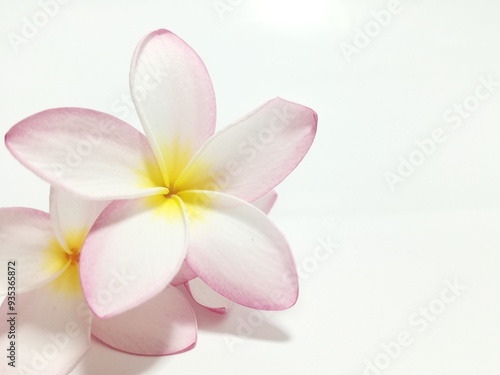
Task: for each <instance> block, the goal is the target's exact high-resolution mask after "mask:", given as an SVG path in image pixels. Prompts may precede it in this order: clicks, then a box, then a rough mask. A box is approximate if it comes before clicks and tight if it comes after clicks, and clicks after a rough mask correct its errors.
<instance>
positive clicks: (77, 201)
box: [50, 187, 110, 253]
mask: <svg viewBox="0 0 500 375" xmlns="http://www.w3.org/2000/svg"><path fill="white" fill-rule="evenodd" d="M109 203H110V201H89V200H83V199H81V198H79V197H77V196H75V195H74V194H71V193H68V192H66V191H64V190H61V189H56V188H54V187H51V189H50V218H51V220H52V227H53V228H54V232H55V233H56V236H57V239H58V240H59V242H60V244H61V246H63V247H64V249H65V250H66V251H68V252H69V253H71V249H81V246H82V245H83V241H84V240H85V237H87V234H88V232H89V230H90V228H91V227H92V225H94V222H95V221H96V219H97V217H98V216H99V215H100V214H101V212H102V211H103V210H104V209H105V208H106V206H107V205H108V204H109Z"/></svg>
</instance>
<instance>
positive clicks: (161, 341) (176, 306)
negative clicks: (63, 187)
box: [0, 190, 196, 375]
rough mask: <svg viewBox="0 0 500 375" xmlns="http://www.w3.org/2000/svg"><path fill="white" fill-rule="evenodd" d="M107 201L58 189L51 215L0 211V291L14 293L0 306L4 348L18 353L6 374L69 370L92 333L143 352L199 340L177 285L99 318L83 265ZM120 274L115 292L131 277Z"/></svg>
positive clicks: (168, 350)
mask: <svg viewBox="0 0 500 375" xmlns="http://www.w3.org/2000/svg"><path fill="white" fill-rule="evenodd" d="M107 203H108V202H104V201H102V202H84V201H82V200H80V199H76V198H74V197H73V196H71V195H69V194H68V193H65V192H63V191H58V190H53V191H52V192H51V204H50V216H49V214H47V213H45V212H42V211H38V210H35V209H29V208H0V263H1V264H2V267H1V268H0V278H1V280H9V284H7V285H6V283H5V282H2V283H1V286H0V293H1V294H7V297H6V298H5V300H4V302H3V304H2V305H1V307H0V313H1V315H2V317H3V318H2V322H1V323H0V346H1V347H2V348H4V350H5V349H6V348H10V347H11V346H13V354H14V355H13V357H12V358H10V359H9V360H8V361H6V360H5V357H4V358H3V360H2V361H0V373H1V374H9V373H11V372H9V371H8V370H9V369H10V371H12V372H14V371H15V373H16V374H18V373H20V374H37V375H60V374H61V375H62V374H67V373H69V372H70V371H71V370H72V369H73V368H74V367H75V366H76V365H77V364H78V362H79V361H80V359H81V358H82V357H83V355H84V354H85V353H86V351H87V350H88V348H89V346H90V336H91V333H92V334H93V335H94V336H95V337H97V338H98V339H100V340H101V341H103V342H104V343H106V344H108V345H110V346H112V347H114V348H117V349H119V350H122V351H126V352H129V353H134V354H142V355H165V354H173V353H176V352H179V351H183V350H186V349H189V348H190V347H192V346H193V345H194V343H195V341H196V320H195V317H194V313H193V311H192V309H191V306H190V304H189V301H188V300H187V298H186V297H185V296H184V295H183V294H182V293H181V292H180V291H179V290H177V289H176V288H174V287H172V286H168V287H167V288H166V289H165V290H163V291H162V292H160V293H159V294H158V295H157V296H155V297H154V298H153V299H151V300H150V301H147V302H145V303H144V304H143V305H141V306H139V307H137V308H135V309H133V310H130V311H127V312H126V313H124V314H121V315H118V316H115V317H113V318H111V319H109V320H103V319H100V318H97V317H92V314H91V311H90V309H89V308H88V306H87V303H86V302H85V298H84V295H83V292H82V289H81V286H80V280H79V276H78V263H79V257H80V249H81V245H82V244H83V241H84V240H85V236H86V235H87V232H88V231H89V229H90V227H91V225H92V224H93V222H94V221H95V219H96V218H97V216H98V215H99V214H100V212H101V211H102V209H103V208H104V207H105V206H106V205H107ZM8 266H10V267H8ZM114 274H115V277H116V280H115V283H114V284H113V285H112V288H111V289H108V290H107V292H108V293H110V295H111V296H112V292H113V291H114V290H118V289H119V288H121V287H123V285H124V284H125V283H126V282H127V281H126V276H124V275H121V274H120V273H119V272H115V273H114ZM7 277H9V279H8V278H7ZM7 318H10V319H11V322H12V323H11V322H7V321H6V320H7ZM12 342H13V343H12ZM9 353H10V352H9ZM9 362H11V363H12V364H11V365H9ZM14 366H15V368H14Z"/></svg>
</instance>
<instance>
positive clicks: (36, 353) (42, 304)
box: [0, 268, 91, 375]
mask: <svg viewBox="0 0 500 375" xmlns="http://www.w3.org/2000/svg"><path fill="white" fill-rule="evenodd" d="M20 269H21V268H20ZM15 310H16V312H17V315H7V314H8V313H9V312H10V313H12V311H10V310H9V306H8V304H7V300H5V301H4V303H3V304H2V306H1V308H0V314H1V316H2V322H1V323H0V347H1V348H2V349H3V353H4V355H2V360H1V361H0V374H30V375H31V374H36V375H66V374H69V373H70V372H71V370H72V369H73V368H74V367H75V366H76V365H77V364H78V362H79V361H80V360H81V358H82V357H83V356H84V355H85V353H86V352H87V350H88V348H89V347H90V319H91V314H90V311H89V309H88V307H87V305H86V303H85V299H84V298H83V294H82V292H81V290H80V291H79V292H77V293H73V294H65V293H59V292H58V291H56V290H55V289H54V286H53V285H52V283H49V284H48V285H45V286H43V287H41V288H38V289H35V290H33V291H30V292H26V293H21V294H18V295H17V296H16V305H15ZM10 318H14V319H15V338H14V337H12V336H11V338H9V337H8V335H9V331H11V329H10V328H11V323H10V322H8V319H10ZM11 341H15V342H16V344H15V347H16V363H15V365H16V367H15V369H14V368H12V367H11V366H8V361H9V360H8V359H7V358H6V355H5V353H9V351H6V349H7V348H10V346H11Z"/></svg>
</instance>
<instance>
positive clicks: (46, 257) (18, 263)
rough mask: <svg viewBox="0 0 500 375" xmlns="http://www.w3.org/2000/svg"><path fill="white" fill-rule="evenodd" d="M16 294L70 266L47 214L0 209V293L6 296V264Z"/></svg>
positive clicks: (18, 209) (23, 209)
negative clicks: (9, 267) (13, 277)
mask: <svg viewBox="0 0 500 375" xmlns="http://www.w3.org/2000/svg"><path fill="white" fill-rule="evenodd" d="M10 261H12V262H14V263H12V264H11V267H12V268H14V269H15V271H13V270H11V272H14V273H15V275H14V276H15V281H16V290H17V292H23V291H29V290H32V289H35V288H37V287H40V286H42V285H44V284H47V283H48V282H50V281H52V280H53V279H55V278H56V277H58V276H59V275H60V274H61V273H62V272H63V271H64V270H65V269H66V267H67V266H68V265H69V262H68V260H67V259H66V255H65V252H64V250H63V249H62V248H61V246H60V245H59V243H58V242H57V240H56V238H55V235H54V232H53V231H52V227H51V225H50V217H49V215H48V214H47V213H45V212H42V211H38V210H34V209H30V208H0V264H1V265H2V266H1V267H0V280H2V281H1V282H0V294H5V293H7V287H8V285H7V276H8V271H9V269H8V266H9V262H10Z"/></svg>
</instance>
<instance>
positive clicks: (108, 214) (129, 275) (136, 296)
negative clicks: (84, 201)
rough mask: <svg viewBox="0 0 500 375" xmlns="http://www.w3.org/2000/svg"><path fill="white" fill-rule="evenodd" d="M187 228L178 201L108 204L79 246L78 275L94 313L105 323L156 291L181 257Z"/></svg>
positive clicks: (176, 268)
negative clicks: (106, 319)
mask: <svg viewBox="0 0 500 375" xmlns="http://www.w3.org/2000/svg"><path fill="white" fill-rule="evenodd" d="M186 246H187V245H186V224H185V221H184V211H183V207H182V202H180V199H179V198H177V197H175V196H174V197H172V198H168V199H166V198H164V197H163V196H159V197H148V198H140V199H133V200H126V201H116V202H113V203H111V204H110V205H109V206H108V207H107V208H106V209H105V210H104V212H103V213H102V214H101V216H99V218H98V219H97V221H96V223H95V225H94V226H93V228H92V230H91V231H90V233H89V235H88V236H87V239H86V241H85V243H84V245H83V248H82V252H81V256H80V276H81V280H82V286H83V290H84V292H85V296H86V298H87V301H88V303H89V306H90V307H91V309H92V310H93V311H94V313H95V314H96V315H97V316H99V317H101V318H108V317H111V316H114V315H117V314H120V313H122V312H124V311H127V310H129V309H132V308H134V307H136V306H138V305H140V304H141V303H143V302H145V301H147V300H148V299H150V298H152V297H153V296H155V295H156V294H158V293H159V292H161V291H162V290H163V289H165V287H166V286H167V285H168V284H169V283H170V281H171V280H172V279H173V277H174V276H175V274H176V273H177V272H178V271H179V269H180V267H181V265H182V262H183V261H184V258H185V255H186Z"/></svg>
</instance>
